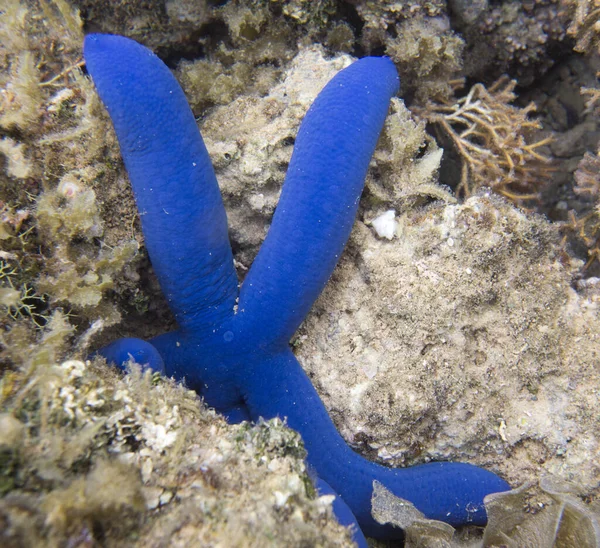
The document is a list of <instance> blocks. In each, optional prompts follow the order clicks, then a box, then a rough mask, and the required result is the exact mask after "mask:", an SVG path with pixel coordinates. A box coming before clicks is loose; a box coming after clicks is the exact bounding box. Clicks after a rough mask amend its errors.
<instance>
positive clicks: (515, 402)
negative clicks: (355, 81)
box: [0, 0, 600, 548]
mask: <svg viewBox="0 0 600 548" xmlns="http://www.w3.org/2000/svg"><path fill="white" fill-rule="evenodd" d="M599 29H600V2H598V0H529V1H523V2H521V1H504V2H503V1H491V0H489V1H488V0H477V1H465V0H448V1H447V2H445V1H442V0H433V1H425V0H415V1H405V2H402V1H400V2H394V1H391V0H382V1H370V0H352V1H350V0H348V1H343V0H323V1H309V0H289V1H285V0H281V1H277V0H238V1H229V2H217V1H201V0H180V1H177V0H154V1H144V0H135V1H132V0H128V1H125V0H123V1H111V2H108V1H96V0H95V1H90V0H81V1H72V2H68V1H67V0H27V1H26V0H0V67H1V68H0V80H1V82H0V351H1V354H0V358H1V362H0V374H1V378H0V497H1V498H0V545H2V546H15V547H20V546H57V547H58V546H69V547H78V546H124V545H128V546H129V545H131V546H142V545H145V546H164V545H172V546H228V547H229V546H244V547H246V546H257V547H262V546H282V545H287V546H348V545H350V544H351V541H350V536H349V533H348V531H346V530H345V529H343V528H342V527H341V526H339V525H338V524H337V523H336V521H335V519H334V518H333V517H332V515H331V509H330V503H331V500H330V498H328V497H315V493H314V490H313V489H312V487H311V484H310V481H309V479H308V476H307V473H306V469H305V465H304V463H303V460H302V459H303V455H304V450H303V447H302V444H301V440H300V438H299V436H298V435H297V434H295V433H294V432H292V431H290V430H288V429H287V428H285V427H284V426H282V424H281V423H279V422H278V421H268V422H266V423H262V424H259V425H250V424H242V425H238V426H230V425H227V424H226V423H225V421H224V420H223V419H222V418H220V417H219V416H218V415H217V414H216V413H214V412H213V411H211V410H209V409H207V408H206V407H205V406H204V405H203V403H202V402H201V401H200V399H199V398H198V397H197V396H196V395H195V394H194V393H192V392H190V391H188V390H186V389H185V388H183V387H181V386H178V385H176V384H175V383H173V382H171V381H169V380H166V379H161V378H159V377H157V376H154V377H152V376H150V375H148V374H146V375H142V374H141V373H140V371H139V370H138V369H135V368H134V369H133V371H132V372H131V374H130V375H126V376H124V375H121V374H120V373H118V372H116V371H114V370H113V369H111V368H110V367H108V366H106V364H104V363H102V361H101V360H99V359H97V360H95V361H93V362H89V361H87V362H86V361H85V359H86V356H87V355H89V352H90V351H91V350H94V349H97V348H99V347H101V346H102V345H103V344H106V343H107V342H109V341H111V340H113V339H115V338H117V337H119V336H123V335H127V336H136V337H142V338H148V337H150V336H153V335H155V334H158V333H161V332H164V331H167V330H169V329H171V328H173V326H174V320H173V318H172V316H171V315H170V312H169V310H168V307H167V305H166V302H165V300H164V298H163V297H162V295H161V293H160V289H159V287H158V284H157V282H156V279H155V278H154V275H153V272H152V268H151V265H150V264H149V261H148V257H147V254H146V251H145V247H144V239H143V235H142V233H141V230H140V224H139V218H138V215H137V211H136V208H135V204H134V201H133V197H132V194H131V190H130V187H129V184H128V180H127V174H126V172H125V170H124V167H123V164H122V161H121V158H120V154H119V149H118V145H117V142H116V138H115V136H114V133H113V130H112V127H111V124H110V120H109V118H108V116H107V114H106V112H105V110H104V108H103V107H102V105H101V103H100V102H99V100H98V98H97V96H96V93H95V90H94V88H93V85H92V83H91V81H90V80H89V78H88V77H87V76H86V74H85V67H84V65H83V62H82V52H81V47H82V39H83V36H84V34H85V33H87V32H110V33H118V34H123V35H126V36H129V37H132V38H134V39H136V40H138V41H140V42H142V43H144V44H145V45H147V46H149V47H150V48H152V49H153V50H154V51H156V52H157V53H158V55H159V56H160V57H161V58H162V59H163V60H164V61H165V62H166V63H167V64H168V65H169V67H171V68H172V69H173V71H174V73H175V75H176V77H177V78H178V80H179V81H180V82H181V84H182V86H183V88H184V90H185V92H186V94H187V96H188V98H189V101H190V104H191V106H192V109H193V111H194V113H195V114H196V116H197V117H198V123H199V127H200V129H201V130H202V134H203V136H204V139H205V142H206V145H207V147H208V150H209V153H210V155H211V158H212V159H213V163H214V166H215V170H216V173H217V177H218V179H219V183H220V186H221V190H222V194H223V197H224V201H225V205H226V208H227V212H228V217H229V226H230V238H231V241H232V246H233V250H234V255H235V260H236V267H237V270H238V274H239V276H240V279H241V280H242V279H243V277H244V274H245V272H246V271H247V269H248V268H249V267H250V265H251V263H252V260H253V258H254V256H255V255H256V253H257V251H258V248H259V247H260V244H261V242H262V241H263V239H264V237H265V234H266V232H267V230H268V227H269V222H270V218H271V215H272V213H273V211H274V208H275V206H276V204H277V199H278V195H279V191H280V188H281V184H282V182H283V178H284V176H285V172H286V168H287V163H288V161H289V158H290V155H291V151H292V149H293V142H294V137H295V134H296V132H297V129H298V125H299V123H300V121H301V120H302V117H303V115H304V114H305V112H306V110H307V109H308V107H309V106H310V104H311V102H312V100H313V99H314V97H315V96H316V94H317V93H318V91H319V90H320V89H321V88H322V87H323V85H324V84H325V83H326V82H327V81H328V80H329V79H330V78H331V77H332V76H333V75H334V74H335V73H336V72H337V71H338V70H340V69H341V68H343V67H344V66H346V65H347V64H349V63H351V62H352V60H353V59H355V58H357V57H362V56H365V55H369V54H371V55H383V54H385V55H388V56H390V57H391V58H392V59H393V60H394V62H395V63H396V66H397V68H398V71H399V73H400V76H401V80H402V89H401V93H400V96H399V98H397V99H394V100H393V102H392V105H391V109H390V114H389V116H388V119H387V122H386V126H385V129H384V132H383V134H382V137H381V139H380V142H379V145H378V149H377V152H376V153H375V155H374V158H373V161H372V163H371V169H370V171H369V175H368V178H367V182H366V188H365V192H364V194H363V198H362V200H361V204H360V210H359V215H358V218H357V221H356V223H355V227H354V230H353V233H352V235H351V238H350V241H349V244H348V246H347V249H346V251H345V253H344V255H343V256H342V258H341V260H340V263H339V265H338V267H337V269H336V270H335V272H334V274H333V277H332V279H331V280H330V282H329V284H328V286H327V288H326V289H325V291H324V293H323V295H322V296H321V297H320V298H319V300H318V301H317V303H316V304H315V306H314V307H313V310H312V312H311V314H310V316H309V317H308V319H307V320H306V321H305V323H304V324H303V325H302V327H301V328H300V330H299V332H298V333H297V334H296V336H295V338H294V340H293V341H292V344H293V347H294V350H295V353H296V355H297V356H298V358H299V360H300V362H301V363H302V365H303V366H304V367H305V369H306V371H307V372H308V374H309V376H310V378H311V379H312V381H313V382H314V384H315V386H316V388H317V390H318V391H319V394H320V395H321V397H322V399H323V401H324V403H325V405H326V407H327V408H328V410H329V412H330V414H331V416H332V417H333V419H334V421H335V423H336V425H337V427H338V428H339V430H340V432H341V433H342V435H343V436H344V437H345V438H346V440H347V441H348V442H349V443H350V444H351V445H352V446H353V447H354V448H355V449H356V450H357V451H359V452H361V453H362V454H364V455H365V456H367V457H368V458H370V459H373V460H377V461H379V462H382V463H385V464H389V465H393V466H410V465H413V464H418V463H422V462H428V461H431V460H453V461H466V462H471V463H474V464H477V465H479V466H483V467H485V468H487V469H489V470H492V471H494V472H496V473H498V474H500V475H502V476H503V477H504V478H506V479H507V480H508V481H509V482H510V483H511V485H513V486H514V487H515V488H518V489H517V490H516V491H514V492H511V493H510V494H509V495H508V496H504V497H501V498H500V499H499V500H494V501H491V502H490V506H489V508H488V511H489V516H490V524H489V525H488V527H487V528H486V530H485V531H482V530H478V529H476V528H470V529H466V530H462V531H457V532H455V533H454V534H453V533H452V532H449V531H448V530H447V529H445V528H440V527H438V526H437V525H436V524H431V523H423V522H422V520H418V519H417V520H416V521H415V522H413V523H405V522H402V525H403V527H404V528H405V530H406V546H423V547H427V546H440V547H442V546H458V545H461V546H463V545H465V546H482V545H484V546H511V547H512V546H515V547H516V546H535V547H537V546H540V547H545V546H561V547H563V546H564V547H574V548H575V547H577V548H580V547H583V548H586V547H591V546H600V525H599V518H598V515H599V513H600V412H599V405H600V312H599V306H600V279H599V278H598V276H599V275H600V160H599V156H598V139H599V137H600V132H599V127H598V114H599V111H600V87H599V86H598V80H597V71H598V70H599V69H600V65H599V59H598V53H599V51H598V49H599V43H600V38H599V37H600V34H599V32H600V30H599ZM386 212H387V213H386ZM391 212H393V213H391ZM383 214H386V215H385V216H384V217H382V215H383ZM382 223H383V225H384V228H385V227H387V228H388V229H389V232H388V233H387V236H388V237H386V236H385V234H384V233H385V230H383V229H382V227H381V226H382ZM386 223H387V224H386ZM386 510H389V508H388V509H386V508H383V509H382V508H378V509H377V511H378V512H379V514H378V515H379V516H380V517H381V519H386V520H390V521H392V522H394V521H396V520H397V519H398V518H397V516H394V515H393V512H391V513H390V512H387V511H386ZM374 545H377V544H375V543H374Z"/></svg>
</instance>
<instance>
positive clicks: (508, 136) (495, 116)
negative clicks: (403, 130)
mask: <svg viewBox="0 0 600 548" xmlns="http://www.w3.org/2000/svg"><path fill="white" fill-rule="evenodd" d="M515 85H516V82H515V81H514V80H509V79H508V78H501V79H500V80H498V81H497V82H496V83H494V84H493V85H492V86H490V87H489V88H486V87H485V86H484V85H483V84H475V85H474V86H473V87H472V88H471V89H470V90H469V93H467V95H465V96H464V97H462V98H460V99H457V100H456V101H455V102H454V103H451V102H446V103H432V102H430V103H428V104H427V105H426V106H425V108H423V109H418V110H417V112H418V113H419V114H420V115H421V116H423V117H424V118H426V119H427V120H428V121H429V122H430V123H433V124H436V126H437V127H439V128H440V129H441V130H442V138H446V139H447V140H449V141H450V142H451V144H452V146H453V147H454V148H455V149H456V151H457V153H458V156H459V158H460V164H461V173H460V182H459V183H458V186H457V188H456V190H457V193H458V194H459V195H461V196H463V197H468V196H471V195H473V193H474V192H476V190H477V189H478V188H481V187H490V188H491V189H492V190H494V191H495V192H498V193H499V194H502V195H503V196H506V197H507V198H509V199H510V200H512V201H513V202H515V203H517V204H523V203H525V202H527V201H529V200H535V199H536V198H537V197H538V190H539V189H540V188H541V187H542V186H543V185H544V184H545V183H546V182H547V180H548V177H549V175H550V172H551V167H550V165H549V164H550V159H549V158H548V157H547V156H545V155H544V154H542V153H541V152H538V150H537V149H538V148H540V147H542V146H544V145H546V144H548V143H549V142H550V140H551V139H550V138H542V139H538V140H535V138H533V137H532V135H533V133H534V130H539V129H540V128H541V125H540V122H539V121H537V120H535V119H531V118H530V114H531V113H532V112H533V111H534V110H535V105H534V104H533V103H530V104H529V105H527V106H526V107H524V108H519V107H516V106H513V105H511V104H510V103H512V102H513V101H514V99H515V97H516V95H515V93H514V88H515Z"/></svg>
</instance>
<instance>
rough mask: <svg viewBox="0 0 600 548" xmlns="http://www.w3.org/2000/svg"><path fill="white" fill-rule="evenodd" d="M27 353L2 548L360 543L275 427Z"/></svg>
mask: <svg viewBox="0 0 600 548" xmlns="http://www.w3.org/2000/svg"><path fill="white" fill-rule="evenodd" d="M40 359H41V361H42V362H43V366H42V367H34V364H33V362H34V361H37V362H38V363H39V364H41V362H40ZM27 361H28V363H29V370H28V371H25V370H20V371H18V372H17V373H15V375H14V377H13V382H11V383H9V382H8V381H7V376H6V375H5V376H4V377H3V379H2V383H3V385H2V388H3V390H2V392H0V394H3V396H0V492H2V493H3V494H4V496H3V498H2V499H0V525H2V527H0V544H2V545H3V546H50V547H59V546H65V545H81V543H85V544H86V545H92V544H93V545H95V544H96V543H99V542H101V543H102V544H103V545H107V546H117V545H127V546H134V547H135V546H163V545H166V544H175V545H177V544H178V543H179V545H182V546H184V545H185V546H190V545H203V546H206V545H227V546H234V547H236V546H239V547H242V546H243V547H246V546H250V547H258V546H267V545H270V544H271V543H272V541H273V539H274V538H275V539H277V542H278V543H285V544H286V545H289V546H340V547H341V546H348V545H349V543H350V542H351V541H350V534H349V532H348V531H347V530H345V529H344V528H343V527H341V526H340V525H339V524H337V523H336V521H335V520H334V519H333V517H332V513H331V506H330V504H331V497H320V498H319V497H317V498H315V493H314V490H313V489H312V487H311V484H310V481H309V480H308V478H307V476H306V471H305V465H304V462H303V458H304V456H305V451H304V448H303V446H302V442H301V439H300V437H299V436H298V434H297V433H295V432H293V431H291V430H289V429H287V428H286V427H285V426H284V425H283V424H282V423H281V422H280V421H277V420H274V421H270V422H266V423H261V424H258V425H250V424H242V425H239V426H229V425H227V424H226V423H225V421H224V420H223V419H221V418H220V417H218V416H217V415H216V414H215V413H214V412H212V411H210V410H208V409H206V408H205V407H204V406H203V405H202V403H201V401H200V400H199V398H198V396H197V395H196V394H195V393H194V392H192V391H189V390H186V389H185V388H183V387H182V386H181V385H177V384H176V383H174V382H172V381H168V380H165V379H160V378H155V377H153V376H152V375H151V374H149V373H146V374H142V373H141V371H140V370H139V369H137V368H134V369H133V370H132V371H131V372H130V373H129V374H128V375H126V376H121V375H119V374H117V373H116V371H113V370H111V369H109V368H107V367H106V366H105V365H104V364H99V363H98V364H96V363H90V362H87V363H84V362H81V361H78V360H69V361H67V362H63V363H57V362H53V361H52V360H51V359H48V356H46V359H44V358H43V357H41V356H40V354H39V349H36V350H34V351H33V353H31V354H30V355H29V358H28V359H27ZM24 516H26V517H27V519H23V517H24Z"/></svg>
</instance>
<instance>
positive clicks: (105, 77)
mask: <svg viewBox="0 0 600 548" xmlns="http://www.w3.org/2000/svg"><path fill="white" fill-rule="evenodd" d="M84 56H85V61H86V65H87V69H88V71H89V73H90V74H91V76H92V79H93V80H94V84H95V86H96V89H97V90H98V93H99V95H100V98H101V99H102V102H103V103H104V104H105V105H106V108H107V109H108V112H109V114H110V117H111V119H112V121H113V124H114V127H115V131H116V133H117V137H118V139H119V144H120V146H121V154H122V155H123V159H124V161H125V166H126V167H127V172H128V174H129V178H130V179H131V184H132V186H133V191H134V194H135V198H136V202H137V206H138V210H139V212H140V216H141V220H142V227H143V230H144V238H145V241H146V246H147V248H148V253H149V255H150V260H151V261H152V266H153V267H154V270H155V272H156V275H157V277H158V280H159V282H160V285H161V288H162V290H163V293H164V294H165V296H166V298H167V300H168V301H169V305H170V307H171V309H172V310H173V313H174V314H175V317H176V319H177V322H178V324H179V325H180V327H182V328H183V329H200V328H206V327H207V326H210V325H214V324H215V323H217V322H218V321H219V320H220V319H222V318H226V317H227V316H229V315H231V314H232V312H233V307H234V305H235V300H236V298H237V277H236V274H235V270H234V268H233V256H232V253H231V247H230V245H229V240H228V236H227V217H226V215H225V209H224V207H223V202H222V200H221V195H220V192H219V187H218V184H217V180H216V178H215V174H214V171H213V168H212V164H211V162H210V158H209V156H208V152H207V151H206V147H205V146H204V142H203V141H202V137H201V136H200V133H199V131H198V128H197V126H196V121H195V119H194V115H193V114H192V111H191V110H190V108H189V106H188V104H187V101H186V98H185V95H184V94H183V91H182V89H181V88H180V86H179V84H178V83H177V81H176V80H175V78H174V77H173V75H172V74H171V72H170V71H169V69H168V68H167V67H166V66H165V65H164V64H163V62H162V61H161V60H160V59H159V58H158V57H157V56H156V55H154V54H153V53H152V52H151V51H150V50H148V49H147V48H145V47H144V46H141V45H140V44H138V43H137V42H134V41H133V40H130V39H128V38H124V37H121V36H112V35H105V34H91V35H88V36H87V37H86V38H85V43H84Z"/></svg>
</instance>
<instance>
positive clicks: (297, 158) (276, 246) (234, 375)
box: [84, 34, 509, 543]
mask: <svg viewBox="0 0 600 548" xmlns="http://www.w3.org/2000/svg"><path fill="white" fill-rule="evenodd" d="M84 51H85V60H86V63H87V68H88V71H89V73H90V74H91V75H92V78H93V80H94V83H95V85H96V88H97V90H98V93H99V94H100V97H101V99H102V101H103V102H104V104H105V105H106V107H107V109H108V112H109V114H110V116H111V118H112V121H113V124H114V126H115V130H116V133H117V136H118V139H119V143H120V146H121V153H122V155H123V159H124V161H125V166H126V168H127V171H128V173H129V178H130V180H131V184H132V186H133V190H134V194H135V198H136V202H137V206H138V210H139V212H140V215H141V220H142V228H143V231H144V237H145V241H146V246H147V249H148V253H149V255H150V259H151V261H152V265H153V267H154V270H155V272H156V275H157V277H158V280H159V282H160V286H161V288H162V290H163V292H164V294H165V295H166V297H167V300H168V302H169V306H170V307H171V310H172V311H173V313H174V315H175V318H176V320H177V324H178V326H179V329H178V330H177V331H174V332H172V333H166V334H164V335H161V336H159V337H156V338H154V339H152V341H151V342H150V343H148V342H144V341H141V340H139V339H122V340H120V341H116V342H115V343H113V344H111V345H109V346H108V347H106V348H104V349H102V350H101V351H100V352H101V354H102V355H104V356H105V357H106V358H107V360H109V361H112V362H115V363H117V364H123V363H124V362H126V361H127V360H128V358H129V354H132V355H134V357H135V358H136V359H137V360H141V361H142V362H144V363H148V364H149V367H151V368H152V369H154V370H157V371H160V372H161V373H164V374H166V375H169V376H172V377H175V378H176V379H182V380H185V382H186V383H187V385H188V386H189V387H190V388H193V389H194V390H196V391H197V392H198V393H200V394H201V395H202V396H203V398H204V400H205V402H206V403H207V404H208V405H209V406H212V407H214V408H215V409H217V410H218V411H220V412H222V413H223V414H225V415H226V416H227V417H228V418H229V420H230V421H232V422H235V421H240V420H243V419H250V420H254V421H256V420H258V419H259V417H264V418H265V419H269V418H273V417H277V416H279V417H282V418H283V417H286V418H287V422H288V424H289V426H290V427H292V428H294V429H295V430H297V431H298V432H300V434H301V435H302V439H303V440H304V444H305V447H306V451H307V461H308V463H309V465H310V466H312V467H313V469H314V470H315V471H316V473H317V474H318V476H319V480H318V483H317V484H318V485H319V486H320V487H321V488H323V489H325V490H327V489H328V488H331V489H332V492H335V493H336V494H338V495H339V497H338V500H337V502H336V506H335V507H334V511H336V513H337V515H338V517H339V518H340V519H341V520H342V521H343V522H345V523H350V522H352V521H353V517H352V514H351V513H350V511H351V512H352V513H353V514H354V516H355V517H356V520H357V521H358V524H359V525H360V527H361V528H362V530H363V532H364V533H365V534H366V535H368V536H372V537H380V538H390V537H399V536H401V535H402V532H401V530H399V529H394V528H392V527H391V526H389V525H380V524H378V523H377V522H376V521H375V520H374V519H373V518H372V516H371V495H372V491H373V481H374V480H377V481H379V482H380V483H382V484H383V485H384V486H385V487H386V488H387V489H389V490H390V491H392V492H393V493H394V494H395V495H397V496H399V497H401V498H403V499H407V500H409V501H411V502H412V503H413V504H414V505H415V506H416V507H417V509H419V510H420V511H421V512H423V513H424V514H425V516H426V517H428V518H431V519H436V520H442V521H445V522H447V523H450V524H451V525H454V526H460V525H463V524H467V523H470V524H476V525H482V524H485V522H486V513H485V508H484V506H483V498H484V497H485V496H486V495H487V494H489V493H494V492H497V491H506V490H508V489H509V486H508V484H507V483H506V482H505V481H503V480H502V479H500V478H499V477H497V476H496V475H494V474H492V473H491V472H487V471H485V470H482V469H480V468H477V467H475V466H472V465H469V464H462V463H449V462H436V463H429V464H423V465H420V466H413V467H410V468H405V469H392V468H387V467H385V466H381V465H379V464H375V463H373V462H370V461H368V460H366V459H364V458H363V457H361V456H360V455H358V454H357V453H355V452H354V451H353V450H352V449H351V448H350V447H348V445H347V444H346V442H345V441H344V440H343V439H342V437H341V436H340V434H339V433H338V431H337V430H336V428H335V426H334V424H333V422H332V421H331V419H330V418H329V415H328V413H327V411H326V409H325V407H324V406H323V403H322V402H321V400H320V398H319V396H318V394H317V392H316V391H315V389H314V387H313V386H312V384H311V382H310V380H309V379H308V377H307V376H306V374H305V373H304V371H303V370H302V367H301V366H300V365H299V363H298V362H297V360H296V358H295V357H294V355H293V353H292V351H291V350H290V348H289V340H290V338H291V337H292V335H293V334H294V332H295V331H296V329H297V328H298V326H299V325H300V323H301V322H302V321H303V319H304V318H305V316H306V314H307V313H308V311H309V310H310V308H311V306H312V304H313V302H314V301H315V299H316V298H317V297H318V295H319V293H320V292H321V290H322V289H323V287H324V286H325V284H326V283H327V280H328V279H329V277H330V275H331V273H332V271H333V269H334V267H335V265H336V263H337V261H338V259H339V257H340V254H341V253H342V250H343V248H344V245H345V244H346V240H347V239H348V236H349V234H350V230H351V228H352V224H353V222H354V218H355V215H356V210H357V207H358V201H359V197H360V194H361V192H362V188H363V184H364V179H365V176H366V173H367V168H368V166H369V161H370V158H371V155H372V154H373V151H374V149H375V145H376V143H377V139H378V136H379V133H380V131H381V129H382V127H383V123H384V120H385V117H386V115H387V111H388V107H389V101H390V98H391V97H392V96H393V95H394V94H395V93H396V92H397V90H398V86H399V80H398V74H397V72H396V69H395V67H394V65H393V63H392V62H391V61H390V60H389V59H387V58H376V57H370V58H365V59H361V60H360V61H357V62H355V63H354V64H352V65H351V66H349V67H348V68H346V69H345V70H343V71H341V72H340V73H339V74H338V75H337V76H335V78H333V79H332V80H331V81H330V82H329V83H328V84H327V86H325V88H324V89H323V90H322V91H321V93H320V94H319V96H318V97H317V99H316V100H315V102H314V104H313V105H312V107H311V108H310V110H309V111H308V113H307V114H306V117H305V119H304V121H303V123H302V125H301V127H300V130H299V132H298V137H297V139H296V144H295V148H294V154H293V156H292V159H291V161H290V165H289V169H288V173H287V177H286V181H285V184H284V186H283V189H282V192H281V198H280V200H279V205H278V206H277V210H276V212H275V215H274V216H273V221H272V224H271V228H270V230H269V233H268V235H267V237H266V239H265V241H264V243H263V245H262V247H261V249H260V252H259V254H258V256H257V257H256V259H255V261H254V264H253V265H252V268H251V269H250V272H249V273H248V275H247V276H246V279H245V280H244V283H243V284H242V286H241V288H240V289H239V291H238V281H237V277H236V273H235V270H234V266H233V256H232V252H231V247H230V245H229V240H228V236H227V218H226V214H225V209H224V207H223V203H222V201H221V195H220V193H219V187H218V184H217V181H216V178H215V175H214V172H213V169H212V165H211V162H210V158H209V156H208V153H207V151H206V148H205V146H204V143H203V141H202V138H201V136H200V134H199V132H198V128H197V126H196V121H195V119H194V116H193V114H192V112H191V110H190V108H189V106H188V104H187V101H186V99H185V96H184V94H183V91H182V90H181V88H180V87H179V85H178V84H177V82H176V80H175V79H174V77H173V76H172V74H171V72H170V71H169V69H168V68H167V67H166V66H165V65H164V64H163V63H162V62H161V61H160V60H159V59H158V57H156V56H155V55H154V54H153V53H152V52H151V51H149V50H148V49H146V48H145V47H143V46H141V45H139V44H137V43H136V42H134V41H132V40H129V39H127V38H123V37H120V36H110V35H98V34H93V35H89V36H87V38H86V39H85V47H84ZM344 503H345V504H344ZM346 505H347V506H346ZM355 539H356V540H357V541H359V542H361V543H362V542H364V537H362V536H361V535H360V533H357V536H356V537H355Z"/></svg>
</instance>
